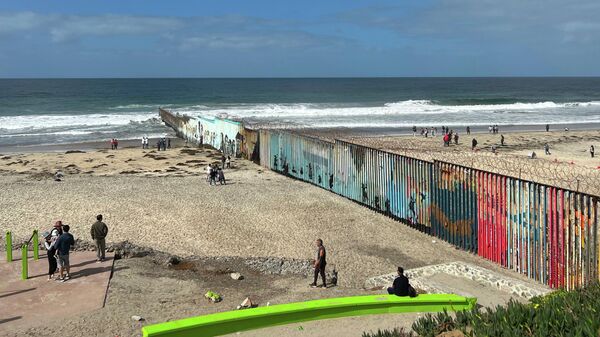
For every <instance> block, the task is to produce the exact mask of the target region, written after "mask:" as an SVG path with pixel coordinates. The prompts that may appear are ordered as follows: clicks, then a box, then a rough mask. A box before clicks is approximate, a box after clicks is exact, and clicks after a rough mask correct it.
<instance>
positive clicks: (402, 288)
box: [387, 267, 417, 297]
mask: <svg viewBox="0 0 600 337" xmlns="http://www.w3.org/2000/svg"><path fill="white" fill-rule="evenodd" d="M387 292H388V294H389V295H396V296H410V297H415V296H417V292H416V291H415V289H414V288H413V287H412V286H411V285H410V282H409V281H408V277H406V276H404V268H402V267H398V276H396V278H395V279H394V283H393V284H392V286H391V287H389V288H387Z"/></svg>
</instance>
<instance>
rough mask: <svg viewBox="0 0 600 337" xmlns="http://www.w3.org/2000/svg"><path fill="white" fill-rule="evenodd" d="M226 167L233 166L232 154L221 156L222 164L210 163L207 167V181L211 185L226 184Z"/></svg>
mask: <svg viewBox="0 0 600 337" xmlns="http://www.w3.org/2000/svg"><path fill="white" fill-rule="evenodd" d="M225 168H231V156H227V157H225V156H224V155H222V156H221V166H219V165H217V164H209V165H208V166H207V167H206V181H207V182H208V184H209V185H217V183H219V184H221V185H226V184H227V183H226V181H225V172H224V170H225Z"/></svg>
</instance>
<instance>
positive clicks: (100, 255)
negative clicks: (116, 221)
mask: <svg viewBox="0 0 600 337" xmlns="http://www.w3.org/2000/svg"><path fill="white" fill-rule="evenodd" d="M90 232H91V234H92V240H94V244H95V245H96V262H103V261H104V258H105V251H106V236H107V235H108V226H107V225H106V224H105V223H104V222H102V214H98V215H97V216H96V222H94V224H93V225H92V229H91V231H90Z"/></svg>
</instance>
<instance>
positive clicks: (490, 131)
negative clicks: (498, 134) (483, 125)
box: [488, 125, 492, 133]
mask: <svg viewBox="0 0 600 337" xmlns="http://www.w3.org/2000/svg"><path fill="white" fill-rule="evenodd" d="M488 132H489V133H492V126H491V125H490V126H488Z"/></svg>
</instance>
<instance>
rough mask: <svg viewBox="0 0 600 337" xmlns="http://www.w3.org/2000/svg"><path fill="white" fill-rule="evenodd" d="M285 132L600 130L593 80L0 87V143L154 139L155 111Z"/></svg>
mask: <svg viewBox="0 0 600 337" xmlns="http://www.w3.org/2000/svg"><path fill="white" fill-rule="evenodd" d="M159 107H162V108H164V109H167V110H170V111H173V112H177V113H182V114H188V115H191V116H200V115H201V116H209V117H211V116H223V117H231V118H238V119H243V120H245V121H246V122H248V123H249V124H258V125H261V126H266V127H286V128H316V129H319V128H351V129H352V128H360V129H366V128H369V129H375V130H377V129H387V130H390V129H392V130H393V129H398V130H402V129H407V128H410V127H412V126H417V127H430V126H441V125H446V126H450V127H452V126H455V127H458V126H465V125H470V126H472V127H474V128H477V127H485V126H487V125H489V124H498V125H501V126H503V127H518V126H523V125H544V124H560V125H574V126H577V125H579V126H585V125H590V124H597V123H600V77H362V78H351V77H338V78H133V79H132V78H117V79H115V78H100V79H75V78H73V79H68V78H65V79H0V141H1V142H2V143H3V145H9V146H21V145H36V144H60V143H74V142H87V141H102V140H106V139H109V138H112V137H117V138H121V139H131V138H139V137H142V136H144V135H148V136H150V137H157V136H161V135H163V134H165V133H166V132H168V129H167V128H166V127H165V126H164V125H163V124H162V122H161V121H160V120H159V119H158V113H157V112H158V108H159Z"/></svg>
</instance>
